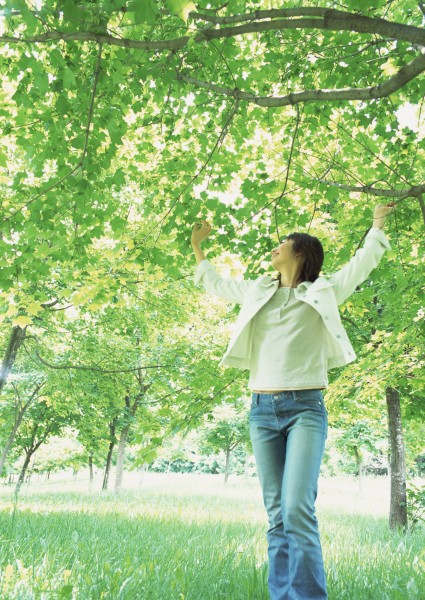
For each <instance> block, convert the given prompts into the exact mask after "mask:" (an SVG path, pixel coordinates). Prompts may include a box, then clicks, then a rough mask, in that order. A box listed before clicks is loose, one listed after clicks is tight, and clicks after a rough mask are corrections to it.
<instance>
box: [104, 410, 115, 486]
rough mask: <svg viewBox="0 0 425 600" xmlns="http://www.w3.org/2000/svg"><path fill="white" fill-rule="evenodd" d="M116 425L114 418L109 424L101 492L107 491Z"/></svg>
mask: <svg viewBox="0 0 425 600" xmlns="http://www.w3.org/2000/svg"><path fill="white" fill-rule="evenodd" d="M116 423H117V419H116V418H115V419H114V420H113V421H111V423H109V431H110V440H111V441H110V443H109V449H108V456H107V457H106V465H105V475H104V476H103V484H102V490H107V489H108V481H109V473H110V470H111V463H112V452H113V451H114V447H115V426H116Z"/></svg>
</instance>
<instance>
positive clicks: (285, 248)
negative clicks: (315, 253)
mask: <svg viewBox="0 0 425 600" xmlns="http://www.w3.org/2000/svg"><path fill="white" fill-rule="evenodd" d="M293 245H294V240H291V239H288V238H286V239H284V240H282V241H281V243H280V244H279V246H277V248H275V249H274V250H272V265H273V267H274V268H275V269H277V270H278V271H279V269H280V267H283V266H289V265H292V264H295V263H296V262H298V258H297V255H296V254H295V252H294V250H293Z"/></svg>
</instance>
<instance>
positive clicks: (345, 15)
mask: <svg viewBox="0 0 425 600" xmlns="http://www.w3.org/2000/svg"><path fill="white" fill-rule="evenodd" d="M189 16H190V18H192V19H193V20H198V21H199V20H203V21H209V22H212V23H214V24H217V25H223V24H227V23H231V22H233V23H234V22H244V21H245V22H246V21H248V23H247V24H245V25H241V26H239V27H221V28H219V29H212V28H205V29H202V30H200V31H198V32H197V33H196V34H195V35H194V36H182V37H180V38H174V39H170V40H158V41H154V42H150V41H141V40H131V39H125V38H117V37H114V36H112V35H108V34H105V33H96V32H93V31H76V32H69V33H66V32H63V31H47V32H46V33H43V34H40V35H36V36H32V37H26V38H24V37H13V36H7V35H6V36H0V42H6V43H8V44H16V43H19V42H24V43H28V44H32V43H45V42H52V41H56V40H64V41H66V42H67V41H95V42H97V43H99V44H110V45H115V46H121V47H124V48H141V49H144V50H180V49H182V48H184V47H185V46H187V45H188V43H189V40H191V39H193V40H194V41H195V42H196V43H202V42H205V41H209V40H211V39H220V38H229V37H234V36H237V35H243V34H246V33H259V32H262V31H276V30H285V29H323V30H327V31H355V32H357V33H369V34H375V35H376V34H378V35H382V36H383V37H385V38H390V39H396V40H404V41H407V42H410V43H411V44H419V45H425V30H424V29H422V28H420V27H414V26H413V25H405V24H403V23H393V22H391V21H387V20H385V19H381V18H376V17H365V16H363V15H358V14H355V13H350V12H344V11H339V10H330V9H327V8H322V7H314V8H289V9H279V10H270V11H256V12H254V13H248V14H245V15H234V16H233V17H216V16H212V15H204V14H201V13H196V12H192V13H190V15H189ZM278 17H283V18H279V19H278ZM294 17H299V18H295V19H294ZM305 17H307V18H305ZM223 19H224V20H223ZM262 19H268V20H266V21H264V20H262Z"/></svg>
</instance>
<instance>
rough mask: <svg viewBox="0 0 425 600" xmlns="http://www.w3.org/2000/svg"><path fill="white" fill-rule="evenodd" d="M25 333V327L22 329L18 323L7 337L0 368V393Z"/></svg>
mask: <svg viewBox="0 0 425 600" xmlns="http://www.w3.org/2000/svg"><path fill="white" fill-rule="evenodd" d="M26 334H27V328H26V327H24V328H23V329H22V328H21V327H19V326H18V325H17V326H16V327H13V329H12V334H11V336H10V339H9V343H8V345H7V348H6V352H5V354H4V358H3V362H2V365H1V368H0V393H1V392H2V390H3V388H4V385H5V383H6V381H7V378H8V376H9V373H10V371H11V370H12V367H13V364H14V362H15V360H16V355H17V354H18V350H19V348H20V346H21V344H22V342H23V341H24V340H25V336H26Z"/></svg>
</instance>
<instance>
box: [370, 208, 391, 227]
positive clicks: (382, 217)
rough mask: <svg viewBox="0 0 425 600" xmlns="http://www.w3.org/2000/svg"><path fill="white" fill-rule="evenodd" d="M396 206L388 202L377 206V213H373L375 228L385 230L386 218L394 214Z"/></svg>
mask: <svg viewBox="0 0 425 600" xmlns="http://www.w3.org/2000/svg"><path fill="white" fill-rule="evenodd" d="M394 206H395V203H394V202H388V204H378V205H377V206H375V211H374V213H373V226H374V227H379V229H383V227H384V225H385V221H386V218H387V216H388V215H390V214H391V213H392V212H393V210H394Z"/></svg>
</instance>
